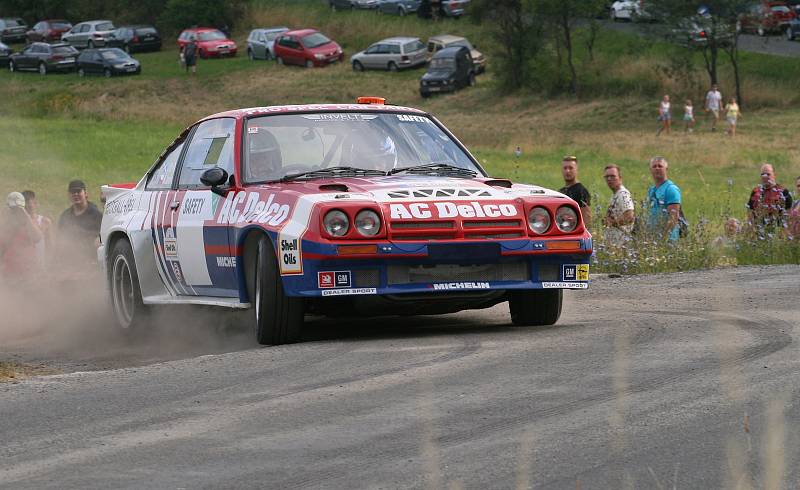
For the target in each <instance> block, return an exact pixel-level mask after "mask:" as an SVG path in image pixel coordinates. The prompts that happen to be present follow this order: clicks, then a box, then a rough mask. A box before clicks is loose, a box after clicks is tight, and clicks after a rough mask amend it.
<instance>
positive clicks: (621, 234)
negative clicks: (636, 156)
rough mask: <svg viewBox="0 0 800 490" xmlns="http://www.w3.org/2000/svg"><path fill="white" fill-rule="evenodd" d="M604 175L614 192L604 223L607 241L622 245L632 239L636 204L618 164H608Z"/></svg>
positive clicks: (614, 244) (613, 244)
mask: <svg viewBox="0 0 800 490" xmlns="http://www.w3.org/2000/svg"><path fill="white" fill-rule="evenodd" d="M603 177H604V178H605V180H606V184H608V188H609V189H611V191H612V192H613V193H614V194H613V195H612V196H611V203H610V204H609V205H608V210H607V211H606V216H605V218H603V224H604V225H605V226H606V230H605V238H606V243H607V244H608V245H610V246H612V247H621V246H623V245H625V242H627V241H628V240H630V236H631V233H632V232H633V221H634V219H635V215H634V205H633V199H632V198H631V193H630V191H628V189H626V188H625V186H624V185H622V173H621V171H620V169H619V167H618V166H617V165H613V164H612V165H607V166H606V168H605V170H604V172H603Z"/></svg>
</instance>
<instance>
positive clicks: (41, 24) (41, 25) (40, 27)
mask: <svg viewBox="0 0 800 490" xmlns="http://www.w3.org/2000/svg"><path fill="white" fill-rule="evenodd" d="M46 29H47V27H46V25H45V23H44V22H38V23H37V24H36V25H35V26H33V30H34V31H36V32H42V31H44V30H46Z"/></svg>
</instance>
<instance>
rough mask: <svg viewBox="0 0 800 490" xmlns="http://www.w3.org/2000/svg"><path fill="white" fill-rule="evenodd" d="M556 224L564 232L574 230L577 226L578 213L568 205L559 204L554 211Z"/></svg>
mask: <svg viewBox="0 0 800 490" xmlns="http://www.w3.org/2000/svg"><path fill="white" fill-rule="evenodd" d="M556 226H557V227H558V229H559V230H561V231H563V232H565V233H569V232H571V231H573V230H575V228H577V227H578V213H576V212H575V210H574V209H572V208H571V207H569V206H561V207H560V208H558V211H556Z"/></svg>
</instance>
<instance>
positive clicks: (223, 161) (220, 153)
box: [178, 118, 236, 188]
mask: <svg viewBox="0 0 800 490" xmlns="http://www.w3.org/2000/svg"><path fill="white" fill-rule="evenodd" d="M235 127H236V122H235V121H234V120H233V119H231V118H221V119H211V120H209V121H205V122H203V123H201V124H200V125H199V126H197V129H196V130H195V132H194V135H193V136H192V140H191V141H190V142H189V148H188V149H187V150H186V157H185V158H184V159H183V164H182V166H181V174H180V177H179V182H178V186H179V187H182V188H186V187H202V184H201V183H200V176H201V175H202V174H203V172H205V171H206V170H208V169H209V168H212V167H220V168H224V169H225V170H226V171H227V172H228V175H233V143H234V136H233V134H234V128H235Z"/></svg>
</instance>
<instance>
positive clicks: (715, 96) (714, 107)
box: [706, 83, 722, 131]
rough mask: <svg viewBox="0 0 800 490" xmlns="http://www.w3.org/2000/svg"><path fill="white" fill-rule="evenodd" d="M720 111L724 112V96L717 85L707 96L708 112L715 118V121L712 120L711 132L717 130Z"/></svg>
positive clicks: (712, 87) (713, 86)
mask: <svg viewBox="0 0 800 490" xmlns="http://www.w3.org/2000/svg"><path fill="white" fill-rule="evenodd" d="M720 110H722V94H721V93H720V92H719V89H718V88H717V84H716V83H715V84H714V85H712V86H711V90H709V91H708V93H707V94H706V112H707V113H708V112H710V113H711V114H712V116H713V119H711V131H716V130H717V122H718V121H719V111H720Z"/></svg>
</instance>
